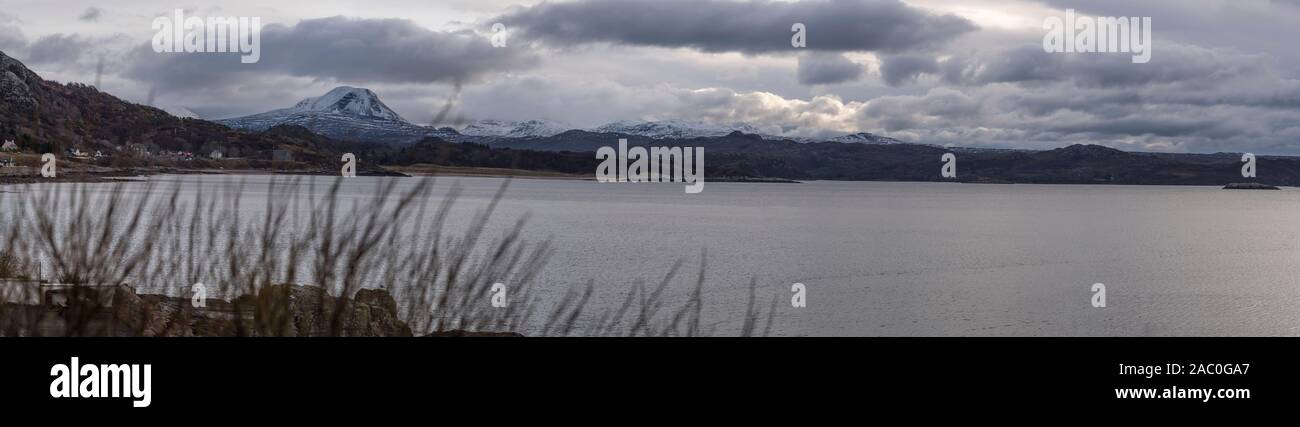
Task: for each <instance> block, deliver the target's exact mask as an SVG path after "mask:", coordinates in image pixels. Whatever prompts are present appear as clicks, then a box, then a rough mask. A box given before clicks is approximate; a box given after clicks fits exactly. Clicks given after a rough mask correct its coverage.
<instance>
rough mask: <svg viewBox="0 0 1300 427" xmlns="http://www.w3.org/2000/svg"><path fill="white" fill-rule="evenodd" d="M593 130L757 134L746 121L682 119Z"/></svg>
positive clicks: (679, 135)
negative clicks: (712, 121) (719, 123)
mask: <svg viewBox="0 0 1300 427" xmlns="http://www.w3.org/2000/svg"><path fill="white" fill-rule="evenodd" d="M592 131H593V132H603V133H622V134H628V135H640V136H645V137H649V138H654V139H664V138H697V137H709V136H726V135H727V134H730V133H732V132H735V131H740V132H744V133H752V134H758V133H761V132H759V130H758V128H756V127H753V126H750V125H749V124H746V123H732V124H730V125H715V124H708V123H702V122H690V121H684V120H659V121H626V120H625V121H618V122H614V123H610V124H606V125H603V126H599V127H597V128H595V129H592Z"/></svg>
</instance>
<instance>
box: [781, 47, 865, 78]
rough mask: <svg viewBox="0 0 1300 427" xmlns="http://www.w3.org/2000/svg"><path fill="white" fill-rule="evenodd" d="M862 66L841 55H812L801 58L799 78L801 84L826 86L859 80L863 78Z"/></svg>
mask: <svg viewBox="0 0 1300 427" xmlns="http://www.w3.org/2000/svg"><path fill="white" fill-rule="evenodd" d="M863 71H864V69H863V67H862V64H858V63H856V62H853V61H851V60H849V58H847V57H845V56H844V55H843V54H840V53H811V54H807V55H803V56H800V57H799V69H798V71H797V73H796V74H797V76H798V78H799V83H800V84H805V85H824V84H836V83H844V82H849V81H853V80H857V79H858V78H859V77H861V76H862V73H863Z"/></svg>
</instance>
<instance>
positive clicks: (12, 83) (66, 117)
mask: <svg viewBox="0 0 1300 427" xmlns="http://www.w3.org/2000/svg"><path fill="white" fill-rule="evenodd" d="M0 100H2V101H3V102H0V139H4V140H13V141H15V142H17V143H18V145H19V146H20V147H21V149H22V150H23V151H26V152H31V153H50V152H53V153H62V152H64V150H66V149H69V148H77V149H79V150H82V151H87V152H94V151H102V152H104V153H105V154H108V155H109V156H111V157H116V158H119V159H121V158H126V157H129V156H130V154H132V153H131V150H130V149H129V148H128V147H130V146H131V144H140V145H141V146H145V147H149V148H150V149H151V151H153V152H158V151H161V150H167V151H185V152H192V153H202V154H207V153H210V152H212V151H214V150H223V151H227V150H229V151H232V152H235V153H238V157H241V158H244V159H246V164H245V165H243V166H246V167H249V168H270V167H272V164H271V163H272V162H271V161H270V160H271V152H272V151H273V150H286V151H289V152H291V153H292V155H293V160H294V162H296V163H297V164H298V166H299V167H302V166H307V167H311V166H316V165H322V166H323V165H330V167H333V166H332V165H334V164H335V163H337V161H338V159H337V157H336V154H337V153H338V152H340V150H341V148H342V147H340V144H339V143H337V142H335V141H332V140H330V139H328V138H324V137H321V136H318V135H315V134H312V133H310V132H305V133H295V132H274V131H267V132H257V133H242V132H238V131H235V130H232V129H230V128H228V127H226V126H223V125H220V124H217V123H212V122H208V121H204V120H198V119H190V118H179V117H175V116H173V115H171V114H168V113H167V112H165V111H163V110H160V109H157V108H153V107H149V106H145V105H139V104H135V103H131V102H127V101H123V100H121V99H118V98H117V97H114V96H112V95H109V94H107V93H104V92H101V91H99V90H97V89H95V88H94V87H91V86H87V85H83V84H79V83H71V84H62V83H57V82H52V81H48V80H45V79H42V78H41V77H40V76H38V75H37V74H36V73H34V72H32V71H31V70H29V69H28V68H27V67H26V66H24V65H23V64H22V63H21V62H19V61H18V60H16V59H14V58H11V57H9V56H8V55H5V54H4V52H0ZM232 157H233V156H232ZM112 165H118V164H112Z"/></svg>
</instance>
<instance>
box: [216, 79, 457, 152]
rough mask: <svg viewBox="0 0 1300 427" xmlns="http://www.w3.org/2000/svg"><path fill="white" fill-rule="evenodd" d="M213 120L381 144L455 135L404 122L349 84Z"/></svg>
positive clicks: (370, 94)
mask: <svg viewBox="0 0 1300 427" xmlns="http://www.w3.org/2000/svg"><path fill="white" fill-rule="evenodd" d="M216 122H217V123H221V124H223V125H226V126H230V127H232V128H235V129H240V130H247V131H258V132H260V131H264V130H267V129H270V128H272V127H275V126H278V125H282V124H290V125H298V126H302V127H305V128H307V129H309V130H311V131H312V132H315V133H318V134H321V135H325V136H328V137H330V138H334V139H342V140H353V141H370V142H385V143H411V142H415V141H419V140H420V139H423V138H425V137H429V136H437V137H443V138H450V137H453V136H455V132H454V131H448V130H443V129H434V128H431V127H426V126H420V125H417V124H414V123H411V122H408V121H406V119H405V118H402V116H401V115H399V114H397V112H396V111H393V110H392V109H390V108H388V106H387V105H384V102H383V101H380V100H379V96H378V95H375V93H374V92H372V91H370V90H369V89H364V88H354V87H349V86H340V87H337V88H334V89H333V90H330V91H329V92H328V93H326V94H324V95H322V96H319V97H315V98H307V99H304V100H302V101H299V102H298V103H297V104H295V105H294V106H292V107H289V108H282V109H279V110H273V111H268V112H265V113H261V114H253V115H250V116H244V117H236V118H231V119H224V120H217V121H216Z"/></svg>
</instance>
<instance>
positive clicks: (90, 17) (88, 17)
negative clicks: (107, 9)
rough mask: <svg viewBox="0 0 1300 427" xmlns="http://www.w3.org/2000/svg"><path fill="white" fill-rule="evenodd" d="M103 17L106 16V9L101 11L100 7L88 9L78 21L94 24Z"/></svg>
mask: <svg viewBox="0 0 1300 427" xmlns="http://www.w3.org/2000/svg"><path fill="white" fill-rule="evenodd" d="M103 15H104V9H100V8H98V7H88V8H86V11H85V12H82V13H81V16H80V17H78V18H77V19H80V20H82V21H86V22H94V21H98V20H99V17H100V16H103Z"/></svg>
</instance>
